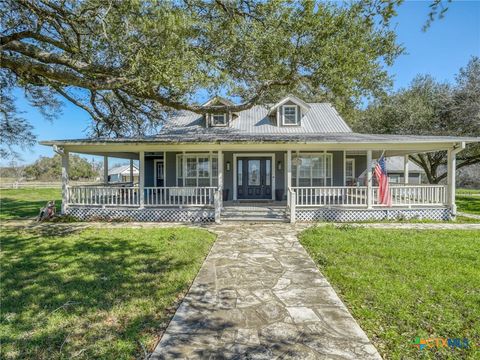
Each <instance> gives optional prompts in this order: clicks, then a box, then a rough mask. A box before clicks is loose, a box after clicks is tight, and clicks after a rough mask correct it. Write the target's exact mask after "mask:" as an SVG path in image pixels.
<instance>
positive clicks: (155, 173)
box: [153, 153, 167, 187]
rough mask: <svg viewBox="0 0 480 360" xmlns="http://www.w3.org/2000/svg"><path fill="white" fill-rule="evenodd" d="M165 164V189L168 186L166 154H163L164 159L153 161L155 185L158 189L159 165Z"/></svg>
mask: <svg viewBox="0 0 480 360" xmlns="http://www.w3.org/2000/svg"><path fill="white" fill-rule="evenodd" d="M159 162H163V187H165V186H167V158H166V156H165V153H164V154H163V159H155V160H153V169H154V170H153V184H154V186H155V187H157V179H158V177H157V175H158V174H157V163H159Z"/></svg>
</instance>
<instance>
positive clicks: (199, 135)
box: [40, 127, 480, 145]
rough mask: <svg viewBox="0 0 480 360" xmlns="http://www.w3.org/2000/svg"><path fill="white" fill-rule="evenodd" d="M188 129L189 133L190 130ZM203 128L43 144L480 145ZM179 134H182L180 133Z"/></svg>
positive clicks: (458, 139) (467, 139)
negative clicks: (209, 130) (250, 132)
mask: <svg viewBox="0 0 480 360" xmlns="http://www.w3.org/2000/svg"><path fill="white" fill-rule="evenodd" d="M187 130H188V131H187ZM205 130H208V129H203V130H200V129H198V128H195V127H192V128H189V129H178V130H176V131H169V132H168V133H160V134H159V135H156V136H145V137H131V138H90V139H71V140H50V141H41V142H40V143H41V144H43V145H55V144H58V145H66V144H72V145H73V144H107V143H110V144H114V143H164V144H182V143H219V142H222V143H239V142H240V143H241V142H253V143H269V142H270V143H350V144H351V143H374V144H378V143H381V144H402V143H444V142H451V143H456V142H462V141H464V142H467V143H469V142H480V138H474V137H457V136H420V135H387V134H359V133H353V132H344V133H326V134H325V133H316V134H315V133H313V134H312V133H311V134H248V133H243V134H242V133H239V132H234V130H232V129H231V128H226V127H223V128H220V127H219V128H216V129H215V130H217V131H215V132H214V133H208V132H207V133H206V132H205ZM177 131H178V132H177Z"/></svg>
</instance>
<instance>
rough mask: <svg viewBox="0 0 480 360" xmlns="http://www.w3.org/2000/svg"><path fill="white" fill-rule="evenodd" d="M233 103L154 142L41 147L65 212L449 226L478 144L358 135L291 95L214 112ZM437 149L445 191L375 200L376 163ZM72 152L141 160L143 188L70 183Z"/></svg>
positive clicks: (413, 189) (178, 122) (414, 187)
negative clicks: (444, 158) (463, 159)
mask: <svg viewBox="0 0 480 360" xmlns="http://www.w3.org/2000/svg"><path fill="white" fill-rule="evenodd" d="M231 105H232V103H231V102H230V101H228V100H226V99H223V98H219V97H215V98H213V99H211V100H210V101H208V102H207V103H206V104H204V108H205V109H207V108H208V109H209V111H210V113H209V112H208V111H206V110H205V111H201V112H202V113H193V112H189V111H177V112H176V113H174V114H173V115H172V116H171V118H170V120H169V121H168V122H167V123H166V124H165V126H164V127H163V128H162V129H161V130H160V131H159V133H158V134H157V135H155V136H147V137H136V138H116V139H112V138H92V139H79V140H54V141H43V142H42V144H43V145H48V146H53V147H54V150H55V151H57V152H58V153H61V154H62V159H63V160H62V181H63V188H62V189H63V206H62V211H63V212H64V213H66V214H71V215H73V216H77V217H79V218H88V217H92V216H95V217H99V216H100V217H105V218H115V217H120V218H128V219H134V220H138V221H143V220H145V221H217V222H218V221H221V220H222V219H225V218H227V217H233V218H234V219H251V218H252V217H253V218H255V219H258V218H267V219H271V220H288V221H291V222H295V221H318V220H332V221H333V220H334V221H351V220H368V219H377V220H378V219H385V218H396V217H402V218H413V217H417V218H418V217H421V218H430V219H450V218H451V217H452V216H454V215H455V213H456V208H455V163H456V154H457V153H459V152H460V151H462V150H463V149H464V148H465V144H467V143H469V142H476V141H479V139H478V138H468V137H450V136H414V135H374V134H359V133H354V132H352V130H351V129H350V127H349V126H348V125H347V124H346V123H345V121H344V120H343V119H342V117H341V116H340V115H339V114H338V113H337V111H336V110H335V109H334V108H333V106H332V105H330V104H328V103H306V102H305V101H303V100H302V99H299V98H297V97H294V96H287V97H285V98H284V99H281V100H280V101H278V102H277V103H275V104H270V105H256V106H253V107H252V108H250V109H247V110H243V111H239V112H232V111H226V112H224V113H221V112H220V113H218V112H219V111H217V110H215V107H216V106H223V108H222V109H225V108H226V109H227V110H228V107H229V106H231ZM438 150H446V151H447V152H448V182H447V185H418V184H410V183H408V184H405V183H402V184H398V185H392V186H391V187H390V188H391V194H392V206H391V207H386V206H384V205H382V204H380V203H379V202H378V200H377V198H378V196H377V194H378V188H377V187H376V186H374V184H373V181H372V166H373V164H374V160H375V159H377V158H379V157H380V156H381V154H385V156H387V157H391V156H406V155H409V154H415V153H424V152H431V151H438ZM72 152H73V153H83V154H94V155H102V156H104V157H105V161H107V159H108V158H107V157H108V156H112V157H116V158H124V159H135V160H139V183H138V186H137V185H133V186H132V185H130V186H121V187H118V186H108V185H106V184H105V185H102V186H71V185H69V183H68V158H69V154H70V153H72ZM363 172H365V173H366V174H367V181H366V182H365V184H359V183H358V181H357V178H358V177H359V176H360V175H361V174H362V173H363ZM105 176H107V175H106V174H105Z"/></svg>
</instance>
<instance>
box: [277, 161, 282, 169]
mask: <svg viewBox="0 0 480 360" xmlns="http://www.w3.org/2000/svg"><path fill="white" fill-rule="evenodd" d="M277 169H278V170H282V162H281V161H280V160H279V161H278V162H277Z"/></svg>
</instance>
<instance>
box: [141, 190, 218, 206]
mask: <svg viewBox="0 0 480 360" xmlns="http://www.w3.org/2000/svg"><path fill="white" fill-rule="evenodd" d="M216 189H217V188H216V187H146V188H145V206H213V204H214V193H215V190H216Z"/></svg>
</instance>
